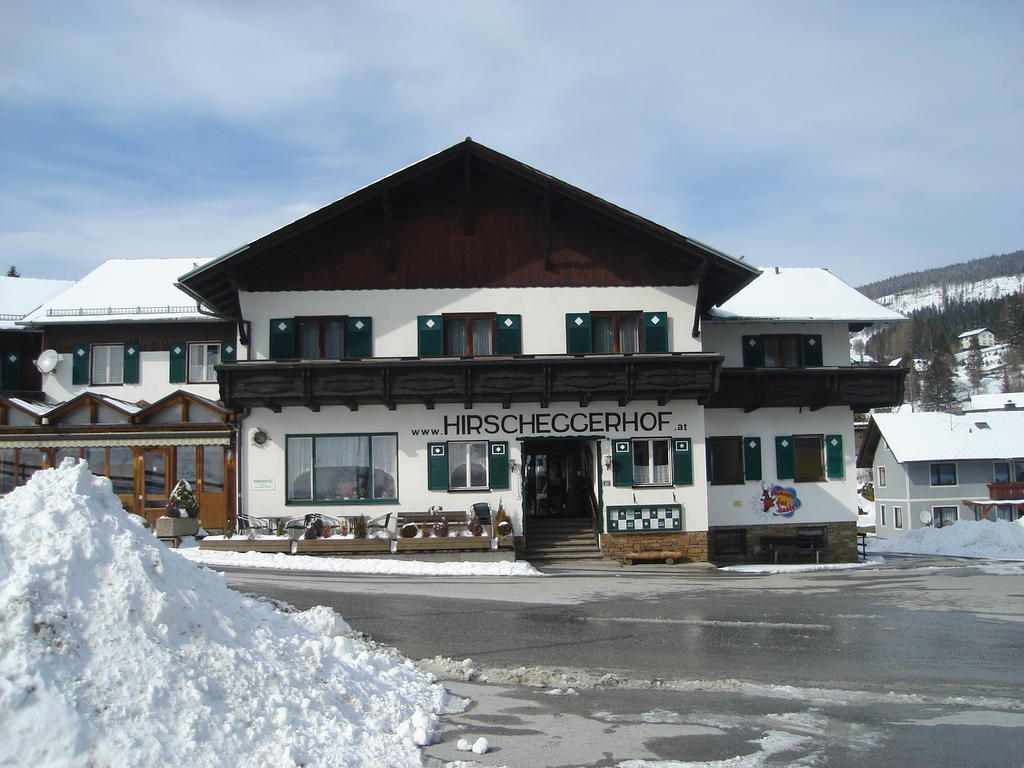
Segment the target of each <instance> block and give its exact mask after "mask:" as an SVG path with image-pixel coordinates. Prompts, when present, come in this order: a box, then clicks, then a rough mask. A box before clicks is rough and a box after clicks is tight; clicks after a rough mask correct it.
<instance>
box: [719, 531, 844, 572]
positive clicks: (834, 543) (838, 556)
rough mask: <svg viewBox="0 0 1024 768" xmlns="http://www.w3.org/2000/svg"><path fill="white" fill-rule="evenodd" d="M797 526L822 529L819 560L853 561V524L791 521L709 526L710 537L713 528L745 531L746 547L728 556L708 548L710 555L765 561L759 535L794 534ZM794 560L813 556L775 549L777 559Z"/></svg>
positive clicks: (782, 560) (766, 555) (768, 555)
mask: <svg viewBox="0 0 1024 768" xmlns="http://www.w3.org/2000/svg"><path fill="white" fill-rule="evenodd" d="M797 528H824V529H825V546H826V548H825V549H824V550H822V552H821V562H823V563H855V562H857V523H855V522H853V521H850V522H843V523H791V524H775V525H730V526H712V528H711V533H710V536H711V538H713V537H714V532H715V531H737V530H742V531H746V534H747V548H746V553H745V555H744V556H731V557H728V558H723V557H720V556H719V553H716V552H715V551H714V548H713V547H712V551H711V553H710V554H711V557H712V558H713V559H715V560H716V561H717V560H719V559H721V560H726V559H728V560H737V561H742V560H747V561H750V562H769V560H770V559H771V558H770V553H769V551H768V548H767V547H765V546H762V545H761V537H762V536H796V535H797V534H796V529H797ZM798 559H800V560H803V561H805V562H806V561H808V560H809V561H810V562H814V555H813V554H810V555H808V554H807V553H799V552H796V551H794V550H791V549H784V550H781V551H780V552H779V562H780V563H782V562H795V561H797V560H798Z"/></svg>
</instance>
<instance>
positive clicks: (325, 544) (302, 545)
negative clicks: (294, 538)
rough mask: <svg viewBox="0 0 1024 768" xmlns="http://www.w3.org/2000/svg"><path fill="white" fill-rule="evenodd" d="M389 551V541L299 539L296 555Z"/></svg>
mask: <svg viewBox="0 0 1024 768" xmlns="http://www.w3.org/2000/svg"><path fill="white" fill-rule="evenodd" d="M390 551H391V539H309V540H307V539H300V540H299V541H298V547H297V548H296V550H295V553H296V554H298V555H331V554H339V555H341V554H348V553H355V552H358V553H365V552H377V553H381V552H384V553H387V552H390Z"/></svg>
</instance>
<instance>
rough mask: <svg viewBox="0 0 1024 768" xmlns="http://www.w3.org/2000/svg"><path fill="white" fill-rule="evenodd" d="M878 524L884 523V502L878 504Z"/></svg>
mask: <svg viewBox="0 0 1024 768" xmlns="http://www.w3.org/2000/svg"><path fill="white" fill-rule="evenodd" d="M878 524H879V525H885V504H879V505H878Z"/></svg>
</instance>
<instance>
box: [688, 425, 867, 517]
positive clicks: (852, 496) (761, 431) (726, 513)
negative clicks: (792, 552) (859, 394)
mask: <svg viewBox="0 0 1024 768" xmlns="http://www.w3.org/2000/svg"><path fill="white" fill-rule="evenodd" d="M704 413H705V423H706V427H705V432H706V435H707V437H715V436H740V437H760V438H761V472H762V482H760V483H758V482H746V483H743V484H742V485H709V486H708V507H709V509H710V513H709V514H710V518H711V525H712V526H716V525H767V524H772V523H780V524H781V523H807V524H811V523H825V522H846V521H854V520H856V519H857V470H856V466H855V462H856V453H855V450H854V437H853V417H852V414H851V413H850V409H849V408H845V407H832V408H822V409H821V410H819V411H814V412H812V411H811V410H810V409H809V408H803V409H799V408H761V409H759V410H756V411H754V412H752V413H743V411H741V410H739V409H731V408H730V409H717V408H709V409H706V410H705V411H704ZM808 434H821V435H842V436H843V466H844V467H845V473H844V474H845V476H844V477H843V479H841V480H840V479H829V480H826V481H824V482H817V483H807V482H803V483H795V482H793V480H779V479H778V478H777V477H776V464H775V438H776V437H777V436H779V435H808ZM775 485H779V486H781V487H783V488H792V489H793V490H795V491H796V494H797V498H798V499H799V500H800V506H799V507H798V508H797V509H796V511H795V512H794V513H793V514H792V516H790V517H785V516H781V515H779V514H777V511H776V510H775V509H771V510H768V511H765V510H764V507H763V504H762V501H761V497H762V491H763V489H764V488H769V489H770V488H771V487H773V486H775Z"/></svg>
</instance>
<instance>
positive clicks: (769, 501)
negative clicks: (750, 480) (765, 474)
mask: <svg viewBox="0 0 1024 768" xmlns="http://www.w3.org/2000/svg"><path fill="white" fill-rule="evenodd" d="M761 506H762V507H763V509H764V511H765V512H767V511H769V510H770V509H771V508H772V507H774V506H775V499H773V498H772V495H771V493H770V492H769V491H768V489H767V488H765V487H764V486H761Z"/></svg>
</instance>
